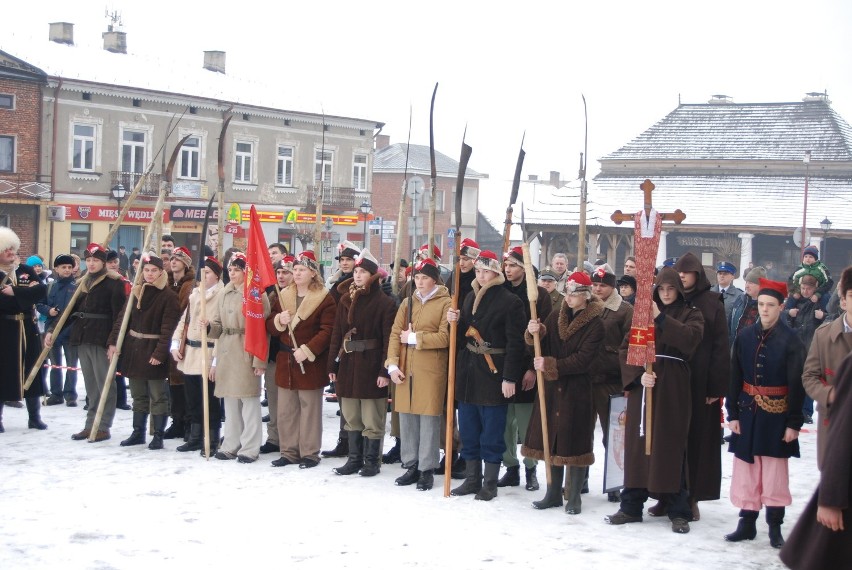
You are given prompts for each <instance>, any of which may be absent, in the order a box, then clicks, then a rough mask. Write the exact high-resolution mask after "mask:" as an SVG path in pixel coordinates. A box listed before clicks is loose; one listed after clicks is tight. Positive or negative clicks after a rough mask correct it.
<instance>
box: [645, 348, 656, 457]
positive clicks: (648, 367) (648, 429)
mask: <svg viewBox="0 0 852 570" xmlns="http://www.w3.org/2000/svg"><path fill="white" fill-rule="evenodd" d="M653 368H654V364H653V363H651V362H648V363H647V364H645V372H647V373H648V374H651V372H652V371H653ZM653 427H654V389H653V388H645V455H651V433H653V431H654V430H653Z"/></svg>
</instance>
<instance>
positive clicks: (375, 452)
mask: <svg viewBox="0 0 852 570" xmlns="http://www.w3.org/2000/svg"><path fill="white" fill-rule="evenodd" d="M381 457H382V440H381V439H368V440H367V441H366V442H364V467H362V468H361V470H360V471H358V474H359V475H360V476H361V477H373V476H375V475H378V474H379V471H380V470H381V468H382V464H381V463H380V461H379V460H380V459H381Z"/></svg>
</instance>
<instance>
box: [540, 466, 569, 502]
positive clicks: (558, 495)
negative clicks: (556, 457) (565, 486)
mask: <svg viewBox="0 0 852 570" xmlns="http://www.w3.org/2000/svg"><path fill="white" fill-rule="evenodd" d="M564 477H565V468H564V467H562V466H561V465H559V466H556V465H551V466H550V484H549V485H548V486H547V493H545V494H544V498H543V499H542V500H540V501H533V504H532V506H533V508H536V509H549V508H551V507H561V506H562V479H563V478H564Z"/></svg>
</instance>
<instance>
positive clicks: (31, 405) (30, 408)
mask: <svg viewBox="0 0 852 570" xmlns="http://www.w3.org/2000/svg"><path fill="white" fill-rule="evenodd" d="M25 399H26V402H27V413H28V414H29V416H30V421H29V422H27V427H28V428H29V429H47V424H46V423H44V422H43V421H41V414H40V413H39V410H40V409H41V403H40V402H39V401H38V396H32V397H27V398H25Z"/></svg>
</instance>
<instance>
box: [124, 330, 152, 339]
mask: <svg viewBox="0 0 852 570" xmlns="http://www.w3.org/2000/svg"><path fill="white" fill-rule="evenodd" d="M127 334H129V335H130V336H132V337H133V338H160V335H158V334H145V333H141V332H136V331H135V330H133V329H129V330H128V331H127Z"/></svg>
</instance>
